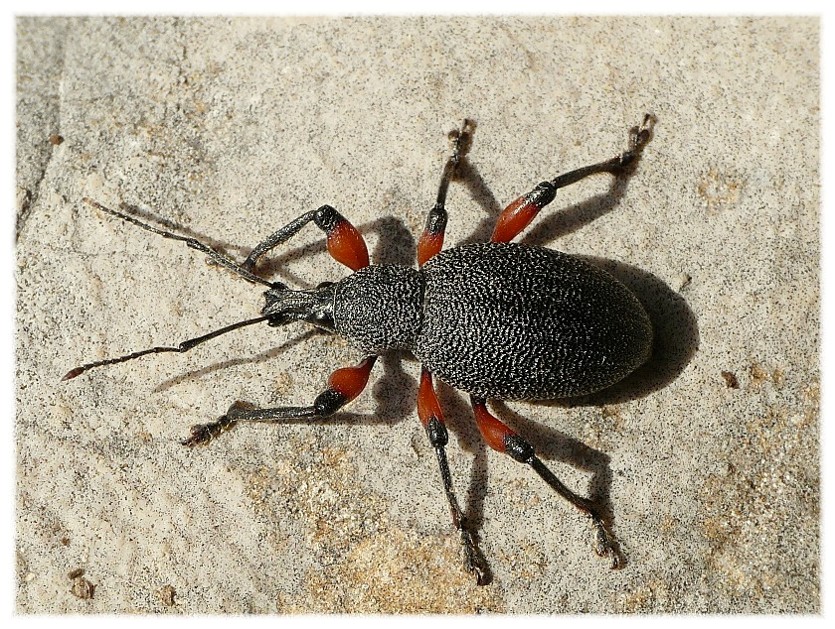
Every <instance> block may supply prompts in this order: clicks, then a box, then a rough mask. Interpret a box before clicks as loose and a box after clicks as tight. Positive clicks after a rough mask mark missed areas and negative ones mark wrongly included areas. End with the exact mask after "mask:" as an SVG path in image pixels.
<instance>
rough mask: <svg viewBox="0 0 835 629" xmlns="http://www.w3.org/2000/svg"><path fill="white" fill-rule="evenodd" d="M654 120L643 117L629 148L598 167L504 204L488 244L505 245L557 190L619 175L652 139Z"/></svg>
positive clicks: (566, 176)
mask: <svg viewBox="0 0 835 629" xmlns="http://www.w3.org/2000/svg"><path fill="white" fill-rule="evenodd" d="M654 122H655V118H654V117H653V116H652V115H651V114H645V115H644V120H643V122H642V123H641V125H640V126H638V127H632V128H631V129H630V130H629V147H628V148H627V149H626V151H624V152H623V153H621V154H620V155H617V156H616V157H613V158H612V159H610V160H607V161H605V162H600V163H599V164H592V165H591V166H585V167H583V168H578V169H577V170H572V171H571V172H567V173H565V174H563V175H560V176H559V177H556V178H555V179H552V180H551V181H543V182H542V183H540V184H539V185H538V186H536V188H534V189H533V190H531V191H530V192H528V193H527V194H525V195H523V196H521V197H519V198H518V199H516V200H515V201H513V202H512V203H511V204H510V205H508V206H507V207H506V208H505V209H504V210H503V211H502V213H501V214H500V215H499V219H498V221H496V227H495V228H494V230H493V236H492V237H491V238H490V240H491V242H509V241H511V240H513V239H514V238H515V237H516V236H517V235H518V234H519V232H521V231H522V230H523V229H525V227H527V226H528V225H529V224H530V222H531V221H532V220H533V219H534V218H535V217H536V215H537V214H538V213H539V211H540V210H541V209H542V208H544V207H545V206H546V205H548V204H549V203H550V202H551V201H553V200H554V197H555V196H556V194H557V190H558V189H560V188H564V187H565V186H569V185H571V184H572V183H576V182H578V181H580V180H581V179H584V178H586V177H588V176H589V175H595V174H597V173H610V174H612V175H619V174H621V173H623V172H624V171H626V170H628V169H629V168H630V167H631V166H633V165H634V164H635V163H636V160H637V159H638V157H639V156H640V154H641V151H642V150H643V148H644V146H646V144H647V142H649V141H650V139H651V138H652V125H653V123H654Z"/></svg>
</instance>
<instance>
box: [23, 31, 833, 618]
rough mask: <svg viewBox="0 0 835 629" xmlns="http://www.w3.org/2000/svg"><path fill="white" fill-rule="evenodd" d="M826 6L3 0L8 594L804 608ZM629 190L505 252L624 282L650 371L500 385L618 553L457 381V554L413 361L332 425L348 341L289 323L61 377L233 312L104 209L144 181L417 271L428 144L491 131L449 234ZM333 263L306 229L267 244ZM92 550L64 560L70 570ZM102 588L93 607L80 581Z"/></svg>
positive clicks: (206, 218)
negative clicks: (525, 391)
mask: <svg viewBox="0 0 835 629" xmlns="http://www.w3.org/2000/svg"><path fill="white" fill-rule="evenodd" d="M819 27H820V24H819V21H818V20H817V19H813V18H808V19H805V18H762V19H748V18H718V19H710V18H696V19H690V18H672V19H669V18H640V17H633V18H606V17H601V18H594V19H587V18H460V19H436V18H431V17H421V18H374V19H365V18H363V19H337V18H332V19H331V18H326V19H298V18H293V19H285V18H281V19H278V18H276V19H268V18H235V19H227V18H212V19H201V18H188V19H175V18H152V19H137V18H121V19H115V18H114V19H103V18H69V19H65V18H21V19H19V20H18V22H17V55H18V57H17V115H18V118H17V124H18V126H17V133H18V136H17V142H18V144H17V168H18V170H17V207H16V209H17V226H18V229H19V232H18V239H17V244H16V247H17V269H16V281H17V290H18V292H17V304H18V317H17V336H16V342H17V348H16V351H17V372H16V392H17V420H16V421H17V423H16V445H17V450H16V452H17V495H16V498H17V508H16V552H17V566H16V574H17V596H16V600H17V609H18V611H19V612H47V613H51V612H73V613H76V612H172V613H218V612H227V613H231V612H234V613H240V612H306V611H317V612H425V611H435V612H456V613H471V612H478V611H496V612H513V613H519V612H533V613H574V612H627V613H628V612H683V613H698V612H769V613H779V612H801V613H812V612H816V611H818V610H819V609H820V598H819V579H820V569H819V459H818V456H819V445H818V430H819V423H818V422H819V411H818V400H819V393H820V388H819V364H818V353H819V352H818V347H819V271H818V261H819V233H818V217H819V212H818V207H819V175H820V173H819V169H818V159H819V96H818V90H819V58H818V55H819V50H818V40H819ZM644 112H652V113H653V114H654V115H655V116H656V117H657V120H658V122H657V124H656V126H655V133H654V138H653V140H652V142H651V143H650V144H649V146H648V147H647V149H646V151H645V152H644V156H643V159H642V161H641V162H640V164H639V166H638V168H637V170H636V172H635V173H634V175H633V176H632V177H631V178H630V179H629V180H628V181H626V180H620V181H617V182H614V183H613V182H612V181H611V178H609V177H607V176H598V177H595V178H592V179H589V180H585V181H583V182H581V183H578V184H576V185H573V186H571V187H570V188H567V189H565V190H563V191H561V192H560V193H559V196H558V197H557V200H556V201H555V202H554V203H553V204H552V205H551V206H549V208H548V209H547V211H545V212H543V214H542V215H541V216H540V217H539V218H538V219H537V221H536V223H535V224H534V225H532V226H531V227H530V228H529V229H528V230H527V231H526V232H525V234H524V235H523V236H522V237H521V238H520V240H521V241H522V242H525V243H528V244H535V245H541V246H549V247H558V248H560V249H561V250H563V251H566V252H570V253H576V254H579V255H584V256H587V257H588V258H589V259H591V260H592V261H594V262H596V263H599V264H601V265H603V266H605V267H606V268H608V269H610V270H611V271H612V272H614V273H615V274H616V275H617V276H618V277H621V279H623V280H624V281H625V282H626V283H627V284H629V285H630V286H631V287H632V288H633V290H635V292H636V293H637V294H638V296H639V298H640V299H641V300H642V301H643V302H644V303H645V305H646V306H647V308H648V310H649V311H650V313H651V316H652V318H653V320H654V322H655V324H656V327H657V334H658V343H657V345H656V350H655V355H654V357H653V359H652V360H651V362H650V364H649V365H647V366H646V367H645V368H643V369H642V370H641V371H640V372H639V373H637V374H636V375H635V376H633V377H631V378H630V379H629V380H627V381H626V382H625V383H623V384H622V385H621V386H619V387H618V388H617V389H616V390H614V391H611V392H606V393H604V394H600V395H598V396H595V397H594V398H592V399H586V400H577V401H573V402H572V403H570V404H527V403H514V404H508V405H503V404H496V405H495V406H494V407H493V408H494V410H496V412H497V413H498V414H499V416H500V417H502V418H503V419H504V420H505V421H507V422H508V423H510V424H512V425H513V426H515V427H516V428H517V429H518V430H520V431H521V432H522V433H523V434H525V435H527V436H528V437H529V438H530V440H531V441H532V442H533V443H534V444H535V445H536V447H537V448H538V449H539V451H540V453H541V454H542V457H543V459H544V460H545V461H546V462H547V463H548V464H549V465H550V466H551V467H552V468H553V469H554V471H555V472H556V473H557V475H558V476H559V477H560V478H561V479H562V480H563V481H564V482H565V483H566V484H568V485H569V486H570V487H573V488H575V489H576V490H577V491H579V492H580V493H583V494H589V495H594V496H596V497H597V498H598V499H599V500H600V501H601V502H602V503H603V505H604V508H605V510H606V511H607V513H608V514H609V515H610V517H611V519H612V522H613V526H614V531H615V533H616V534H617V536H618V539H619V540H620V544H621V548H622V551H623V554H624V555H625V557H626V559H627V565H626V567H625V568H624V569H622V570H620V571H610V570H609V569H608V567H607V565H606V562H605V561H603V560H601V559H599V558H597V557H596V556H595V555H594V553H593V552H592V550H591V542H592V532H591V528H590V526H589V524H588V522H586V521H585V520H584V519H583V518H582V517H580V516H579V514H578V513H577V512H575V511H574V510H573V509H572V508H571V507H570V506H569V505H567V504H566V503H565V502H564V501H562V500H561V499H560V498H559V497H558V496H556V495H555V494H554V493H553V492H551V491H550V490H549V489H548V487H546V486H545V485H544V484H543V483H542V482H541V481H540V480H539V479H538V478H537V477H536V476H535V475H534V474H533V472H532V471H531V470H529V469H527V468H526V467H525V466H522V465H519V464H518V463H515V462H513V461H512V460H510V459H509V458H507V457H504V456H502V455H499V454H498V453H495V452H493V451H487V449H486V448H485V446H484V445H483V444H482V443H481V441H480V439H479V437H478V434H477V431H476V430H475V428H474V426H473V422H472V419H471V413H470V410H469V408H468V405H467V403H466V398H465V397H464V396H463V395H461V394H460V393H458V392H456V391H453V390H451V389H448V388H445V387H441V400H442V403H443V405H444V407H445V410H446V415H447V421H448V423H449V426H450V431H451V442H450V446H449V448H448V450H449V457H450V462H451V466H452V470H453V477H454V482H455V485H456V488H457V491H458V493H459V496H460V498H461V501H462V503H463V504H464V505H466V508H467V510H468V514H469V515H470V517H472V518H473V519H474V520H475V521H476V523H477V526H478V530H479V535H480V537H481V547H482V550H483V551H484V553H485V555H486V556H487V558H488V560H489V562H490V567H491V571H492V577H493V578H492V583H491V584H490V585H489V586H486V587H482V588H478V587H476V586H475V585H474V582H473V579H472V578H471V577H470V575H468V574H467V573H466V572H465V571H464V570H463V569H462V567H461V560H460V555H459V549H458V543H457V539H456V536H455V534H454V532H453V531H452V528H451V525H450V522H449V514H448V511H447V505H446V502H445V500H444V498H443V494H442V490H441V484H440V480H439V475H438V471H437V466H436V462H435V459H434V454H433V452H432V449H431V448H430V446H429V444H428V442H427V439H426V437H425V435H424V433H423V430H422V428H421V427H420V424H419V422H418V421H417V419H416V416H415V412H414V399H415V395H416V389H417V384H416V377H417V375H418V373H419V365H418V364H416V363H415V362H414V361H413V360H411V359H410V358H408V357H406V356H392V357H388V358H386V359H385V360H383V361H382V363H378V366H377V368H376V369H375V372H374V374H373V375H372V380H371V384H370V385H369V387H368V389H367V390H366V392H365V394H364V395H363V396H361V397H360V398H359V399H358V400H357V401H356V402H355V403H354V404H353V405H352V406H350V407H349V408H348V409H346V412H344V413H340V414H339V415H337V416H335V417H334V418H333V419H332V420H330V421H327V422H322V423H320V424H316V425H309V424H303V423H297V424H290V425H285V426H268V425H249V426H240V427H238V428H236V429H235V430H233V431H231V432H230V433H228V434H226V435H224V436H223V438H221V439H219V440H218V441H216V442H214V443H212V444H211V445H210V446H208V447H206V448H200V449H194V450H190V449H187V448H184V447H182V446H180V445H179V443H178V440H179V439H181V438H183V437H185V436H187V435H188V431H189V427H190V426H191V425H192V424H194V423H198V422H205V421H209V420H212V419H214V418H216V417H217V416H219V415H221V414H222V413H223V412H224V411H225V410H226V409H227V407H228V406H229V404H230V403H231V402H233V401H235V400H243V401H247V402H250V403H253V404H257V405H261V406H267V405H281V404H303V403H308V402H309V400H311V399H312V398H313V396H315V395H316V393H317V392H318V391H319V390H321V388H322V387H323V385H324V382H325V379H326V378H327V375H328V374H329V373H330V372H331V371H332V370H333V369H334V368H336V367H339V366H344V365H347V364H352V363H353V362H355V361H356V360H357V359H358V358H359V355H358V354H357V352H356V351H355V350H353V349H351V348H350V347H349V346H348V345H347V344H346V343H345V342H343V341H342V340H341V339H339V338H334V337H329V336H326V335H322V334H318V333H312V332H309V331H307V330H306V329H305V328H304V327H303V326H301V325H292V326H288V327H286V328H281V329H270V328H268V327H267V326H263V327H255V328H246V329H244V330H240V331H238V332H236V333H233V334H229V335H227V336H223V337H221V338H218V339H216V340H215V341H212V342H210V343H207V344H205V345H203V346H200V347H199V348H197V349H195V350H193V351H192V352H190V353H188V354H184V355H176V354H167V355H159V356H152V357H147V358H145V359H140V360H137V361H134V362H128V363H124V364H121V365H116V366H113V367H110V368H105V369H99V370H93V371H90V372H89V373H87V374H84V375H83V376H81V377H79V378H77V379H75V380H72V381H71V382H61V381H60V379H61V377H62V376H63V375H64V373H66V372H67V371H68V370H69V369H70V368H71V367H74V366H76V365H78V364H81V363H84V362H87V361H91V360H96V359H100V358H104V357H109V356H115V355H119V354H123V353H126V352H130V351H133V350H137V349H142V348H145V347H149V346H152V345H158V344H172V343H176V342H178V341H180V340H183V339H186V338H190V337H193V336H198V335H200V334H202V333H204V332H207V331H209V330H211V329H214V328H216V327H220V326H222V325H225V324H227V323H231V322H233V321H237V320H240V319H244V318H249V317H253V316H255V315H256V314H257V312H258V310H259V309H260V307H261V304H262V299H261V294H260V293H261V289H260V288H258V287H254V286H251V285H249V284H247V283H246V282H244V281H242V280H240V279H238V278H236V277H234V276H233V275H231V274H230V273H228V272H225V271H223V270H218V269H217V268H215V267H212V266H210V265H207V264H206V262H205V258H204V257H203V256H202V255H200V254H198V253H196V252H193V251H191V250H189V249H187V248H186V247H185V246H183V245H182V244H180V243H177V242H171V241H167V240H164V239H162V238H158V237H156V236H154V235H152V234H149V233H147V232H144V231H142V230H139V229H137V228H134V227H132V226H130V225H127V224H124V223H122V222H120V221H118V220H116V219H113V218H110V217H108V216H106V215H104V214H102V213H101V212H98V211H96V210H93V209H92V208H90V207H89V206H87V205H85V204H83V203H82V202H81V199H82V197H84V196H90V197H93V198H95V199H97V200H99V201H101V202H102V203H105V204H109V205H112V206H118V204H119V203H120V202H126V203H129V204H134V205H136V206H138V207H139V208H141V210H142V211H144V212H147V213H148V214H147V215H148V216H150V217H156V218H157V219H158V220H160V221H169V222H170V223H172V224H174V225H176V226H177V227H178V229H179V230H180V231H181V232H182V233H185V234H189V235H195V236H197V237H200V238H203V239H206V240H208V241H210V242H211V243H213V244H214V245H216V246H219V247H221V248H223V249H224V250H225V251H227V252H228V253H229V254H231V255H233V256H236V257H238V258H239V259H242V257H243V256H245V255H246V253H248V251H249V248H250V247H252V246H254V245H255V244H256V242H258V241H259V240H260V239H261V238H262V237H264V236H265V235H267V234H268V233H270V232H271V231H272V230H274V229H275V228H277V227H278V226H280V225H283V224H285V223H286V222H288V221H289V220H291V219H292V218H294V217H296V216H297V215H299V214H301V213H302V212H304V211H307V210H309V209H312V208H315V207H317V206H319V205H321V204H322V203H325V202H327V203H331V204H333V205H335V206H336V207H337V208H338V209H340V210H341V211H342V212H343V213H344V214H345V215H346V216H348V217H349V218H350V219H351V220H352V221H353V222H354V224H355V225H357V226H358V227H359V229H360V231H361V232H362V233H363V234H364V235H365V237H366V240H367V241H368V244H369V249H370V251H371V254H372V258H373V259H374V260H375V261H377V262H388V263H391V262H399V263H403V264H411V263H412V261H413V255H414V254H413V251H414V245H415V241H416V238H417V235H418V234H419V233H420V231H421V229H422V226H423V222H424V219H425V215H426V212H427V210H428V209H429V208H430V207H431V205H432V202H433V201H434V196H435V192H436V188H437V184H438V178H439V175H440V171H441V167H442V165H443V161H444V159H445V156H446V154H447V151H448V147H447V141H446V138H445V135H446V133H447V132H448V131H449V130H450V129H453V128H455V127H456V126H457V125H458V124H459V123H460V120H461V119H462V118H464V117H465V116H468V117H472V118H474V119H475V120H476V121H477V122H478V129H477V131H476V135H475V141H474V145H473V149H472V152H471V154H470V160H469V164H468V167H467V168H466V169H465V172H464V173H463V177H462V181H461V182H460V183H459V182H456V183H455V184H454V185H453V186H452V189H451V193H450V197H449V201H448V208H449V209H450V226H449V229H448V232H447V243H448V244H454V243H458V242H463V241H468V240H478V239H485V238H487V237H488V236H489V233H490V230H491V228H492V223H493V221H494V219H495V216H496V215H497V214H498V212H499V211H500V209H501V207H503V205H504V204H506V203H507V202H509V201H511V200H512V199H514V198H515V197H516V196H518V195H519V194H522V193H524V192H526V191H527V190H529V189H530V188H531V187H532V186H533V185H534V184H536V183H537V182H539V181H541V180H542V179H550V178H552V177H554V176H555V175H557V174H559V173H561V172H564V171H566V170H569V169H572V168H575V167H579V166H583V165H586V164H589V163H592V162H595V161H599V160H601V159H605V158H608V157H610V156H612V155H614V154H615V153H617V152H619V151H620V150H622V149H623V148H624V146H625V143H626V137H627V130H628V128H629V127H631V126H632V125H635V124H637V123H638V122H639V121H640V120H641V117H642V116H643V114H644ZM268 268H269V269H270V270H272V271H273V272H274V273H275V275H274V277H276V278H279V279H281V280H282V281H285V282H287V283H292V284H293V285H296V286H301V287H307V286H313V285H316V284H317V283H318V282H320V281H324V280H326V279H331V280H332V279H335V278H338V277H341V276H342V275H344V273H345V272H346V271H345V269H344V268H342V267H340V266H339V265H338V264H337V263H335V262H334V261H332V260H331V259H330V258H329V257H328V256H327V253H326V251H325V249H324V247H323V244H322V239H321V235H320V234H319V233H318V232H317V230H315V229H314V228H310V229H308V230H305V231H304V232H302V233H301V234H299V235H298V236H297V237H296V238H295V239H294V240H293V241H292V242H291V243H290V244H288V245H287V246H285V247H283V248H281V249H280V250H279V251H277V252H276V253H275V255H274V256H273V259H272V262H271V263H270V264H269V265H268ZM81 571H83V574H81ZM91 594H92V597H90V595H91Z"/></svg>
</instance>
